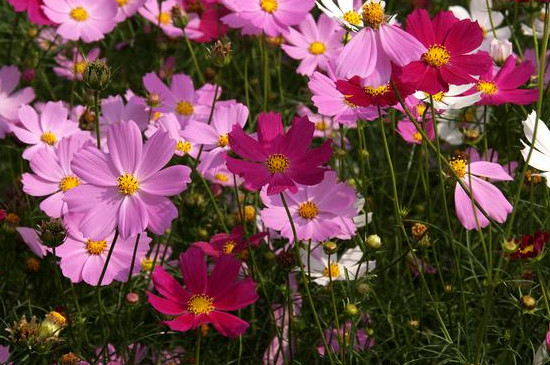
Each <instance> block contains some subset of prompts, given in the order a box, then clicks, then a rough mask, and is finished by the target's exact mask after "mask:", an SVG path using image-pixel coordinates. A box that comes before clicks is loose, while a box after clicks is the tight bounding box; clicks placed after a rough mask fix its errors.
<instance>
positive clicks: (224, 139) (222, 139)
mask: <svg viewBox="0 0 550 365" xmlns="http://www.w3.org/2000/svg"><path fill="white" fill-rule="evenodd" d="M228 145H229V137H228V136H227V134H222V135H221V136H220V138H218V146H220V147H227V146H228Z"/></svg>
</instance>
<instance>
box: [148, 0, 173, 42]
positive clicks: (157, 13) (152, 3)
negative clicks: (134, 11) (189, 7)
mask: <svg viewBox="0 0 550 365" xmlns="http://www.w3.org/2000/svg"><path fill="white" fill-rule="evenodd" d="M174 6H177V2H176V0H163V1H160V2H159V1H157V0H147V1H146V2H145V4H144V5H143V6H142V7H141V8H140V9H139V10H138V12H139V14H140V15H141V16H142V17H144V18H145V19H147V20H148V21H150V22H151V23H153V24H154V25H156V26H158V27H160V29H162V31H163V32H164V34H166V35H167V36H168V37H171V38H178V37H181V36H183V31H182V30H181V29H180V28H177V27H175V26H174V24H173V23H172V14H171V11H172V8H173V7H174Z"/></svg>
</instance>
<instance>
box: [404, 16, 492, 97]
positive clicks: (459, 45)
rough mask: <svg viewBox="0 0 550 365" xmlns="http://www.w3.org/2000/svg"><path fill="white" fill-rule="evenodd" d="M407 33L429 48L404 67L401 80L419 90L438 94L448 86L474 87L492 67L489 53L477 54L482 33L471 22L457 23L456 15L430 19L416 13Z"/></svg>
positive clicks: (412, 17)
mask: <svg viewBox="0 0 550 365" xmlns="http://www.w3.org/2000/svg"><path fill="white" fill-rule="evenodd" d="M407 31H408V32H409V33H411V34H412V35H414V36H415V37H416V38H417V39H418V40H419V41H420V42H422V44H423V45H424V46H425V47H426V48H427V51H426V52H424V53H423V54H422V57H418V58H417V59H416V60H415V61H414V62H411V63H410V64H409V65H407V66H405V67H404V69H403V75H402V79H403V81H404V82H409V83H412V84H413V85H416V88H417V89H418V90H421V91H424V92H427V93H430V94H437V93H438V92H442V91H443V92H445V91H447V90H448V89H449V84H453V85H463V84H469V83H475V82H476V81H477V80H476V78H475V77H474V76H477V75H482V74H484V73H485V72H487V69H488V68H489V67H490V66H491V64H492V60H491V57H490V56H489V54H487V53H486V52H477V53H472V52H473V51H475V50H476V49H477V48H479V46H480V45H481V43H482V42H483V31H482V30H481V28H480V27H479V25H478V24H477V22H475V23H474V22H472V21H471V20H469V19H464V20H458V18H456V17H455V16H454V15H453V13H451V12H449V11H442V12H439V13H437V15H436V16H435V17H434V18H433V19H430V16H429V15H428V12H427V11H426V10H424V9H416V10H415V11H413V12H412V13H411V14H410V15H409V16H408V17H407Z"/></svg>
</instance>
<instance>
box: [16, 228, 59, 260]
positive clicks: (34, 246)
mask: <svg viewBox="0 0 550 365" xmlns="http://www.w3.org/2000/svg"><path fill="white" fill-rule="evenodd" d="M15 230H16V231H17V232H18V233H19V234H20V235H21V238H22V239H23V242H25V243H26V244H27V246H28V247H29V248H30V250H31V251H32V252H33V253H34V254H35V255H36V256H38V257H40V258H43V257H44V256H46V255H47V254H48V253H49V252H52V249H51V248H49V247H47V246H45V245H44V244H42V241H40V236H39V233H38V231H37V230H36V229H33V228H29V227H17V228H16V229H15Z"/></svg>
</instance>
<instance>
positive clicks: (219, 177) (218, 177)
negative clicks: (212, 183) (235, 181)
mask: <svg viewBox="0 0 550 365" xmlns="http://www.w3.org/2000/svg"><path fill="white" fill-rule="evenodd" d="M214 179H216V180H218V181H221V182H224V183H225V182H228V181H229V178H228V177H227V175H226V174H222V173H221V172H219V173H217V174H216V175H214Z"/></svg>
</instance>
